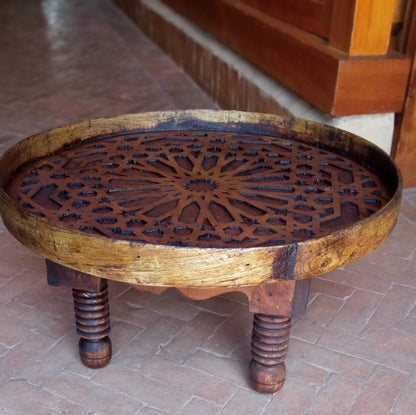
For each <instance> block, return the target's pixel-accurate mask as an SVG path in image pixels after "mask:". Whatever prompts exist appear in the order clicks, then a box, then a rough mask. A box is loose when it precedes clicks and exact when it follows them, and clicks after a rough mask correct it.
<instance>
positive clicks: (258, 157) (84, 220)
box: [7, 131, 390, 247]
mask: <svg viewBox="0 0 416 415" xmlns="http://www.w3.org/2000/svg"><path fill="white" fill-rule="evenodd" d="M7 191H8V193H9V194H10V196H11V197H12V198H13V199H14V200H16V201H17V202H18V203H19V204H20V206H22V207H23V208H24V209H26V210H27V211H28V212H31V213H32V214H34V215H39V216H42V217H45V216H46V217H47V218H48V221H49V222H50V223H52V224H55V225H58V226H60V225H61V226H64V227H67V228H70V229H73V230H78V231H81V232H84V233H93V234H99V235H105V236H107V237H110V238H116V239H127V240H132V241H137V242H141V243H150V244H163V245H174V246H199V247H255V246H270V245H280V244H285V243H292V242H296V241H302V240H306V239H310V238H315V237H321V236H324V235H327V234H329V233H331V232H333V231H334V230H337V229H341V228H344V227H345V226H348V225H350V224H352V223H354V222H356V221H359V220H361V219H363V218H366V217H368V216H370V215H371V214H372V213H374V212H375V211H377V210H379V209H380V208H381V207H383V206H384V205H385V204H386V203H387V201H388V200H389V199H390V196H389V193H388V191H387V190H385V189H384V187H383V185H382V183H381V181H380V180H379V178H378V177H377V175H375V174H373V173H371V172H370V171H368V170H367V169H366V168H365V167H363V166H361V165H359V164H358V163H356V162H354V161H351V160H349V159H347V158H345V157H342V156H340V155H338V154H335V153H331V152H330V151H327V150H324V149H319V148H316V147H312V146H309V145H307V144H304V143H301V142H297V141H296V140H295V139H293V138H290V137H289V136H288V137H269V136H265V135H259V134H247V133H244V134H237V133H234V132H217V131H165V132H151V133H133V132H126V133H122V134H117V135H112V136H104V137H97V138H94V139H90V140H87V141H84V142H80V143H76V144H72V145H70V146H68V147H65V148H63V149H61V150H59V151H57V152H55V153H54V154H51V155H47V156H45V157H43V158H41V159H38V160H35V161H33V162H30V163H27V164H26V165H24V166H22V168H21V169H20V170H19V171H18V172H16V174H15V175H14V177H13V179H12V181H11V183H10V184H9V187H8V190H7Z"/></svg>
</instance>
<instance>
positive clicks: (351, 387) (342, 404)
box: [308, 374, 375, 415]
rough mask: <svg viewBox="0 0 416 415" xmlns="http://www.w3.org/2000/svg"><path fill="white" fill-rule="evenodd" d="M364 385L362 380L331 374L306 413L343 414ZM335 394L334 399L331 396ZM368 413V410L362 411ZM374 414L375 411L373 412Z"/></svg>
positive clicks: (347, 411)
mask: <svg viewBox="0 0 416 415" xmlns="http://www.w3.org/2000/svg"><path fill="white" fill-rule="evenodd" d="M363 385H364V381H363V380H358V379H354V378H349V377H346V376H343V375H338V374H333V375H331V377H330V378H329V380H328V382H327V384H326V385H325V386H324V387H323V388H322V389H321V390H320V391H319V393H318V395H317V396H316V398H315V399H314V400H313V402H312V403H311V405H310V407H309V408H308V415H321V414H331V415H344V414H347V413H349V410H350V408H351V406H352V404H353V403H354V400H355V398H356V397H357V396H358V395H359V393H360V391H361V389H362V387H363ZM334 396H336V399H333V397H334ZM362 413H363V414H364V413H366V414H369V412H362ZM374 414H375V413H374Z"/></svg>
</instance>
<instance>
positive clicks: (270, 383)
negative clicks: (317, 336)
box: [250, 314, 291, 393]
mask: <svg viewBox="0 0 416 415" xmlns="http://www.w3.org/2000/svg"><path fill="white" fill-rule="evenodd" d="M290 321H291V320H290V318H288V317H279V316H268V315H264V314H255V315H254V322H253V336H252V342H251V355H252V358H253V360H252V361H251V363H250V380H251V385H252V387H253V389H254V390H256V391H258V392H265V393H273V392H276V391H278V390H279V389H280V388H281V387H282V386H283V382H284V380H285V376H286V367H285V363H284V360H285V359H286V355H287V349H288V347H289V336H290Z"/></svg>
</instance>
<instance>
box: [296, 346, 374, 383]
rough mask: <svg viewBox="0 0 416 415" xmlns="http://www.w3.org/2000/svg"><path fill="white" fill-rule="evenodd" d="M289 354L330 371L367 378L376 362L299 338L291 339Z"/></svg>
mask: <svg viewBox="0 0 416 415" xmlns="http://www.w3.org/2000/svg"><path fill="white" fill-rule="evenodd" d="M288 356H289V358H298V359H302V360H304V361H305V362H307V363H310V364H311V365H313V366H316V367H319V368H321V369H323V370H325V371H327V372H329V373H332V372H334V373H338V374H342V375H344V376H349V377H355V378H359V379H366V378H367V377H368V376H369V375H370V373H371V372H372V370H373V369H374V364H372V363H370V362H368V361H366V360H363V359H359V358H355V357H352V356H348V355H346V354H343V353H339V352H335V351H333V350H329V349H327V348H325V347H321V346H319V345H316V344H314V345H311V344H310V343H307V342H303V341H301V340H297V339H291V340H290V348H289V354H288Z"/></svg>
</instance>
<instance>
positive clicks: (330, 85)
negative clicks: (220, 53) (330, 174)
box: [117, 0, 410, 116]
mask: <svg viewBox="0 0 416 415" xmlns="http://www.w3.org/2000/svg"><path fill="white" fill-rule="evenodd" d="M117 1H118V3H120V4H123V3H127V4H126V8H127V6H128V3H129V2H130V1H131V0H117ZM164 2H165V3H166V4H168V5H169V6H171V7H172V8H173V9H175V10H176V11H178V12H179V13H181V14H183V15H184V16H185V17H187V18H189V19H190V20H191V21H193V22H194V23H196V24H197V25H199V26H200V27H201V28H202V29H204V30H206V31H208V32H209V33H211V34H212V35H214V36H215V37H216V38H218V39H219V40H221V41H222V42H224V43H225V44H227V45H228V46H230V47H231V48H232V49H234V50H236V51H237V52H238V53H239V54H241V55H242V56H243V57H244V58H246V59H247V60H249V61H250V62H252V63H253V64H254V65H256V66H257V67H259V68H261V69H262V70H264V71H265V72H266V73H268V74H269V75H271V76H272V77H274V78H276V79H277V80H278V81H280V82H282V83H283V84H284V85H285V86H287V87H288V88H290V89H292V90H293V91H295V92H296V93H298V94H299V95H300V96H302V97H303V98H304V99H306V100H307V101H309V102H311V103H312V104H314V105H315V106H317V107H318V108H319V109H320V110H321V111H323V112H325V113H328V114H331V115H339V116H341V115H351V114H370V113H381V112H383V113H385V112H398V111H400V110H401V107H402V104H403V100H404V96H405V90H406V83H407V76H408V73H409V67H410V61H409V59H408V58H407V57H405V56H404V55H401V54H398V53H394V54H386V55H383V56H378V55H377V56H362V57H350V56H349V55H348V54H347V53H344V52H342V51H340V50H337V49H336V48H334V47H332V46H330V45H329V44H328V42H327V41H325V40H324V39H322V38H320V37H318V36H316V35H313V34H311V33H308V32H306V31H305V30H302V29H300V28H297V27H295V26H293V25H290V24H288V23H286V22H284V21H281V20H279V19H276V18H274V17H273V16H270V15H268V14H266V13H264V12H263V11H261V10H258V9H256V8H255V7H252V6H250V5H248V4H246V3H243V2H238V1H235V0H212V1H210V2H205V1H202V0H194V1H192V2H189V1H187V0H164ZM248 28H249V30H248ZM357 69H359V70H357Z"/></svg>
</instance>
